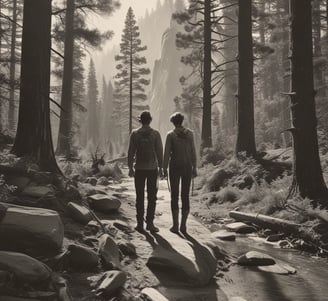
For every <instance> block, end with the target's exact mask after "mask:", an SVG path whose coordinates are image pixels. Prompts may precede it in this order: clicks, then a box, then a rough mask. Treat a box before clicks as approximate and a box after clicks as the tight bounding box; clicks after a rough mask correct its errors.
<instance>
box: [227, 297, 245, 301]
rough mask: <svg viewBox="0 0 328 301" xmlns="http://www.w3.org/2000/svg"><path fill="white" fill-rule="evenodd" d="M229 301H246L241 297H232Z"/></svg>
mask: <svg viewBox="0 0 328 301" xmlns="http://www.w3.org/2000/svg"><path fill="white" fill-rule="evenodd" d="M229 301H247V300H246V299H244V298H242V297H232V298H230V299H229Z"/></svg>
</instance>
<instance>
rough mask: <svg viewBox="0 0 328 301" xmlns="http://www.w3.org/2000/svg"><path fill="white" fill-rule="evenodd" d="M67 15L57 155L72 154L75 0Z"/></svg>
mask: <svg viewBox="0 0 328 301" xmlns="http://www.w3.org/2000/svg"><path fill="white" fill-rule="evenodd" d="M66 5H67V7H66V17H65V49H64V73H63V84H62V95H61V107H62V108H63V109H62V110H61V113H60V123H59V132H58V143H57V150H56V153H57V155H65V156H66V157H70V156H71V145H72V122H73V116H72V91H73V57H74V11H75V0H67V4H66Z"/></svg>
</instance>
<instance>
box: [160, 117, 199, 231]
mask: <svg viewBox="0 0 328 301" xmlns="http://www.w3.org/2000/svg"><path fill="white" fill-rule="evenodd" d="M183 120H184V116H183V115H182V114H181V113H179V112H176V113H174V114H173V115H172V116H171V117H170V121H171V122H172V123H173V125H174V126H175V129H174V130H173V131H170V132H168V134H167V137H166V142H165V151H164V164H163V168H164V170H163V172H164V177H167V168H168V166H169V182H170V186H171V210H172V219H173V226H172V228H171V229H170V231H171V232H173V233H179V185H180V180H181V201H182V210H181V224H180V231H181V233H183V234H186V233H187V226H186V224H187V218H188V215H189V208H190V205H189V192H190V184H191V179H192V177H195V176H197V169H196V161H197V158H196V149H195V143H194V134H193V132H192V131H191V130H190V129H187V128H185V127H183V126H182V123H183Z"/></svg>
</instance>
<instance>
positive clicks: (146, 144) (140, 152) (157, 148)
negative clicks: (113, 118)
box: [128, 111, 163, 232]
mask: <svg viewBox="0 0 328 301" xmlns="http://www.w3.org/2000/svg"><path fill="white" fill-rule="evenodd" d="M139 121H140V123H141V125H142V126H141V127H140V128H138V129H136V130H133V131H132V133H131V136H130V143H129V151H128V166H129V176H130V177H134V183H135V189H136V210H137V225H136V227H135V230H137V231H139V232H143V231H144V207H145V205H144V204H145V182H146V180H147V197H148V206H147V215H146V223H147V227H146V229H147V230H149V231H150V232H158V231H159V229H158V228H157V227H155V226H154V216H155V209H156V200H157V190H158V187H157V185H158V176H159V173H160V176H162V163H163V144H162V139H161V136H160V133H159V132H158V131H156V130H154V129H152V128H151V127H150V123H151V121H152V117H151V114H150V112H148V111H144V112H142V113H141V115H140V117H139ZM134 159H135V165H134V166H133V164H134Z"/></svg>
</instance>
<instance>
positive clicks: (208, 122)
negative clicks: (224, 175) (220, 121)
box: [201, 0, 212, 149]
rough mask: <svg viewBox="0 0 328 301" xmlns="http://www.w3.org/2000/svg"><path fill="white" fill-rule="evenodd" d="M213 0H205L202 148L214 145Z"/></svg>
mask: <svg viewBox="0 0 328 301" xmlns="http://www.w3.org/2000/svg"><path fill="white" fill-rule="evenodd" d="M211 2H212V1H211V0H205V1H204V67H203V72H204V79H203V117H202V118H203V119H202V146H201V149H204V148H206V147H212V49H211V45H212V26H211V25H212V24H211Z"/></svg>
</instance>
